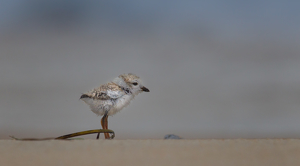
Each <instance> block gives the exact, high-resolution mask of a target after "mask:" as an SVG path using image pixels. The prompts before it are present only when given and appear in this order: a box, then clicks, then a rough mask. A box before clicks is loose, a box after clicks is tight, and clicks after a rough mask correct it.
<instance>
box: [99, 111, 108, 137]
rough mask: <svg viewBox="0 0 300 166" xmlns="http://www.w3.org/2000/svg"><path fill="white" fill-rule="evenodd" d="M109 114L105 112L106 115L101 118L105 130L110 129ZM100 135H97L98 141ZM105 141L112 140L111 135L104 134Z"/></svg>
mask: <svg viewBox="0 0 300 166" xmlns="http://www.w3.org/2000/svg"><path fill="white" fill-rule="evenodd" d="M107 113H108V112H105V114H104V115H103V117H102V118H101V126H102V128H103V129H108V121H107V119H108V115H107ZM99 135H100V133H98V135H97V139H99ZM104 136H105V139H110V136H109V133H104Z"/></svg>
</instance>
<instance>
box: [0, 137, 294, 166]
mask: <svg viewBox="0 0 300 166" xmlns="http://www.w3.org/2000/svg"><path fill="white" fill-rule="evenodd" d="M0 165H1V166H10V165H22V166H24V165H30V166H37V165H38V166H60V165H72V166H76V165H84V166H89V165H92V166H96V165H122V166H123V165H131V166H134V165H139V166H140V165H146V166H147V165H149V166H150V165H151V166H153V165H182V166H184V165H197V166H199V165H205V166H208V165H213V166H214V165H221V166H235V165H237V166H248V165H249V166H257V165H268V166H269V165H270V166H283V165H288V166H293V165H295V166H296V165H297V166H299V165H300V140H299V139H225V140H221V139H207V140H201V139H197V140H186V139H182V140H73V141H62V140H47V141H16V140H0Z"/></svg>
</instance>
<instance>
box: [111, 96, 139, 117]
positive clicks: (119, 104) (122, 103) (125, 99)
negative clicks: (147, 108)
mask: <svg viewBox="0 0 300 166" xmlns="http://www.w3.org/2000/svg"><path fill="white" fill-rule="evenodd" d="M133 98H134V95H132V94H130V95H127V94H126V95H123V96H122V97H120V98H119V99H117V100H116V101H115V103H114V105H113V107H112V108H111V110H110V111H109V112H108V115H110V116H111V115H114V114H116V113H117V112H119V111H121V110H122V109H123V108H124V107H126V106H128V105H129V103H130V101H131V100H132V99H133Z"/></svg>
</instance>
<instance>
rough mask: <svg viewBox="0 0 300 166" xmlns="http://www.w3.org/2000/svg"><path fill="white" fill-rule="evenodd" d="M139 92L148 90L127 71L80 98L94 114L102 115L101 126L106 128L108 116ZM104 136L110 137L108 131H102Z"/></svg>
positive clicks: (137, 78)
mask: <svg viewBox="0 0 300 166" xmlns="http://www.w3.org/2000/svg"><path fill="white" fill-rule="evenodd" d="M141 92H149V89H148V88H146V87H144V86H143V85H142V82H141V80H140V78H139V77H138V76H136V75H134V74H131V73H128V74H122V75H119V76H118V77H117V78H115V79H114V80H113V81H112V82H109V83H107V84H104V85H101V86H100V87H98V88H95V89H93V90H91V91H89V92H87V93H85V94H82V95H81V97H80V99H81V100H83V101H84V102H85V103H86V104H87V105H89V106H90V108H91V110H92V111H93V112H94V113H95V114H97V115H101V116H103V117H102V118H101V126H102V128H103V129H108V122H107V118H108V116H112V115H114V114H116V113H117V112H119V111H120V110H122V109H123V108H124V107H126V106H127V105H128V104H129V103H130V101H131V100H132V99H133V98H134V97H135V96H136V95H138V94H139V93H141ZM104 136H105V139H109V138H110V136H109V133H104ZM97 139H99V134H98V136H97Z"/></svg>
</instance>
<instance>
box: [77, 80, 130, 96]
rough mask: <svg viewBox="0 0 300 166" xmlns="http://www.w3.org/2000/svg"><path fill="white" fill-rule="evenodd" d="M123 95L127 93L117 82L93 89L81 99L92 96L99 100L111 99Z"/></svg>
mask: <svg viewBox="0 0 300 166" xmlns="http://www.w3.org/2000/svg"><path fill="white" fill-rule="evenodd" d="M123 95H125V92H124V90H122V89H121V88H120V87H119V86H118V85H117V84H115V83H107V84H104V85H102V86H100V87H99V88H96V89H93V90H92V91H90V92H88V93H86V94H83V95H81V97H80V99H82V98H92V99H97V100H111V99H117V98H120V97H122V96H123Z"/></svg>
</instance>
